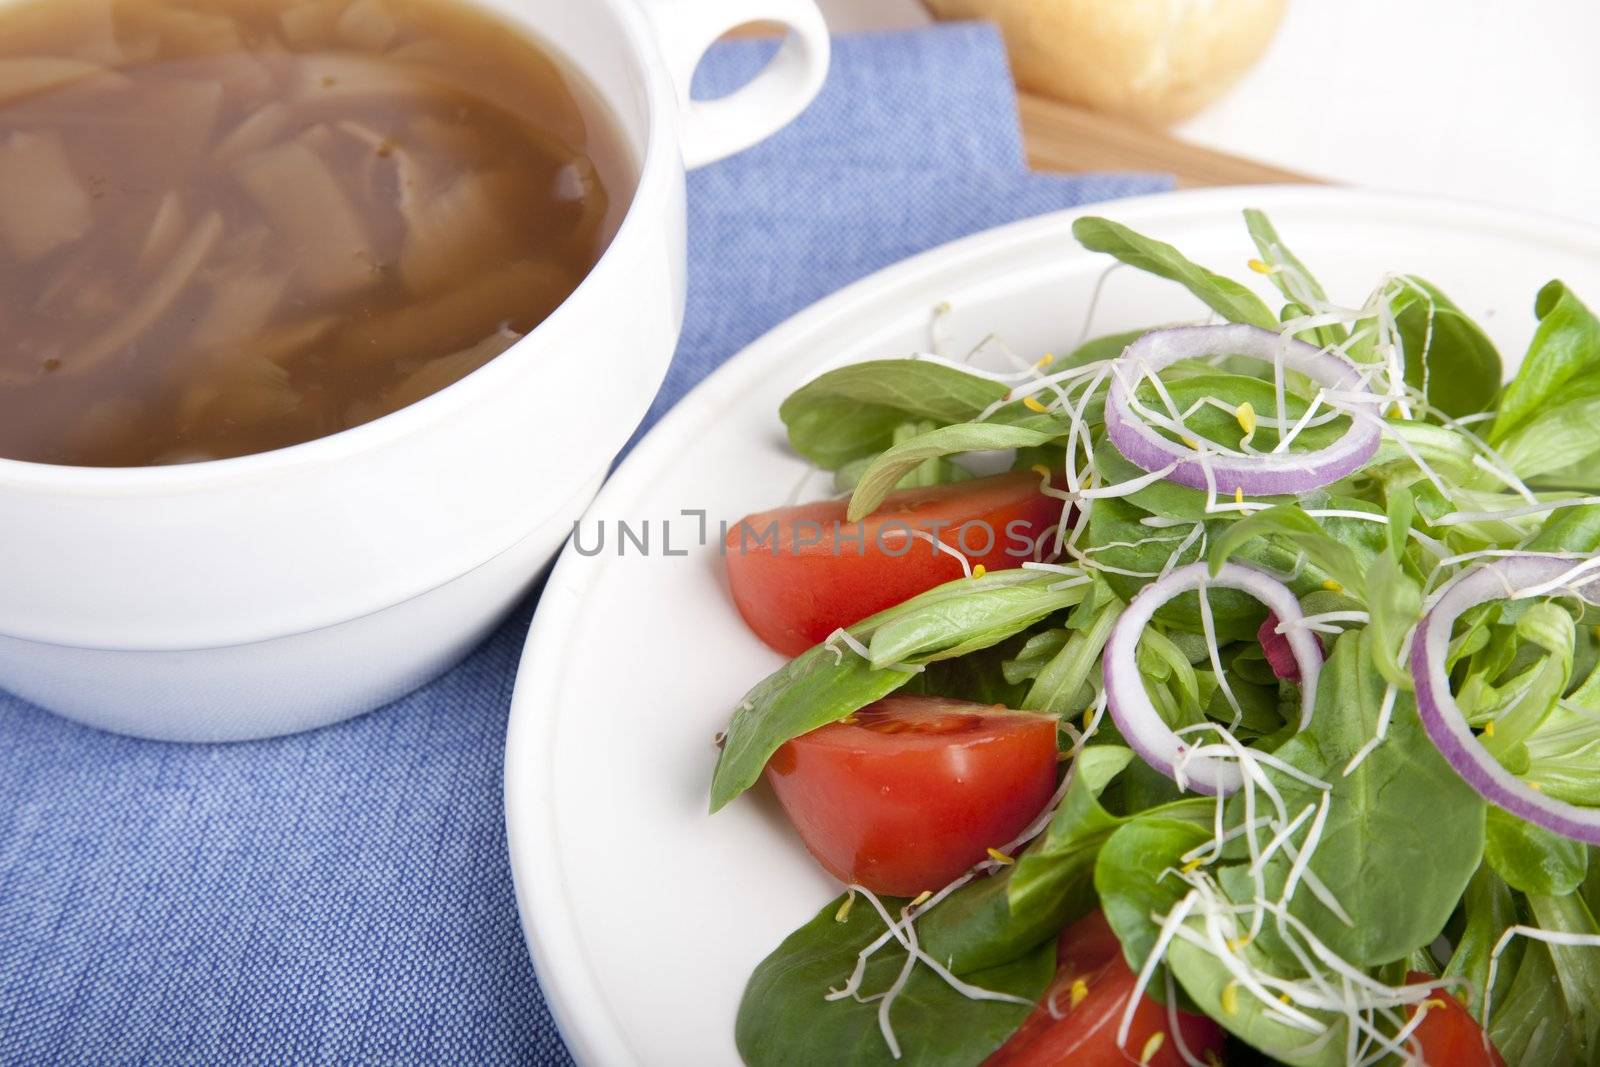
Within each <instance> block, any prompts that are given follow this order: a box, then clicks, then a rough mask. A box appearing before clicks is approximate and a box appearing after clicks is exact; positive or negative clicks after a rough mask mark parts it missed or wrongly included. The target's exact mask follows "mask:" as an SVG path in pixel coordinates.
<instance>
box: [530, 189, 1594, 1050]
mask: <svg viewBox="0 0 1600 1067" xmlns="http://www.w3.org/2000/svg"><path fill="white" fill-rule="evenodd" d="M1246 206H1258V207H1262V208H1264V209H1266V210H1267V211H1268V212H1269V213H1270V214H1271V215H1272V218H1273V220H1274V221H1275V222H1276V223H1277V226H1278V229H1279V232H1280V233H1282V234H1283V235H1284V237H1285V239H1286V240H1287V241H1288V242H1289V243H1290V244H1291V246H1292V247H1293V248H1294V249H1295V250H1296V252H1298V253H1299V255H1300V256H1301V258H1302V259H1304V260H1305V261H1306V262H1307V264H1309V265H1310V266H1311V268H1312V269H1313V270H1314V271H1316V272H1317V273H1318V274H1319V276H1320V277H1321V278H1322V279H1323V280H1324V282H1325V283H1327V286H1328V288H1329V290H1330V291H1331V293H1332V295H1333V296H1334V298H1335V299H1340V300H1348V301H1352V302H1358V301H1359V300H1360V299H1361V298H1363V297H1364V296H1365V295H1366V293H1367V292H1368V291H1369V290H1370V288H1371V287H1372V285H1373V284H1374V283H1375V281H1376V280H1377V279H1378V277H1379V276H1380V275H1381V274H1382V273H1383V272H1385V271H1387V270H1405V271H1410V272H1415V273H1417V274H1421V275H1422V276H1424V277H1426V278H1428V279H1430V280H1432V281H1433V282H1435V283H1437V284H1438V285H1440V286H1441V287H1442V288H1443V289H1444V290H1445V291H1446V292H1447V293H1449V294H1450V295H1451V296H1452V297H1453V298H1454V299H1455V300H1456V301H1457V302H1458V303H1459V304H1460V305H1461V306H1462V307H1463V308H1464V309H1465V310H1467V311H1468V312H1469V313H1470V314H1472V315H1473V316H1474V317H1476V318H1477V320H1478V321H1479V322H1481V323H1482V324H1483V325H1484V326H1485V328H1486V329H1487V330H1488V331H1489V333H1490V334H1491V335H1493V336H1494V338H1495V340H1496V342H1497V343H1499V344H1500V345H1501V346H1502V347H1503V349H1504V350H1505V352H1506V353H1507V354H1508V356H1509V357H1510V358H1513V359H1514V358H1515V355H1514V354H1515V353H1519V352H1520V351H1521V349H1522V348H1523V347H1524V346H1525V345H1526V343H1527V340H1528V337H1529V336H1530V335H1531V333H1532V329H1533V311H1532V308H1533V297H1534V293H1535V292H1536V291H1537V290H1538V287H1539V286H1540V285H1541V284H1542V283H1543V282H1545V281H1546V280H1548V279H1550V278H1552V277H1561V278H1564V279H1565V280H1566V281H1567V282H1568V283H1570V284H1572V285H1573V286H1575V287H1576V289H1577V291H1578V292H1579V293H1586V294H1591V299H1600V296H1596V295H1595V294H1600V231H1596V230H1594V229H1592V228H1587V227H1583V226H1579V225H1577V224H1573V223H1569V222H1566V221H1563V220H1556V219H1551V218H1547V217H1543V216H1536V215H1525V214H1519V213H1515V212H1511V211H1506V210H1501V209H1491V208H1485V207H1477V206H1467V205H1461V204H1456V203H1450V202H1441V201H1439V200H1436V199H1429V198H1423V197H1413V196H1397V195H1392V194H1379V193H1370V192H1358V191H1353V190H1344V189H1331V188H1288V187H1267V188H1258V189H1226V190H1212V191H1205V192H1189V193H1178V194H1168V195H1163V196H1155V197H1145V198H1141V199H1137V200H1125V201H1120V202H1116V203H1109V204H1104V205H1098V206H1094V207H1091V208H1089V209H1088V210H1087V211H1084V212H1068V213H1062V214H1057V215H1050V216H1046V217H1043V218H1037V219H1032V220H1029V221H1026V222H1021V223H1018V224H1015V225H1012V226H1007V227H1004V228H1001V229H997V230H992V231H990V232H988V233H983V234H979V235H977V236H975V237H971V238H968V239H966V240H962V241H958V242H956V243H954V244H951V245H947V246H945V247H943V248H940V249H936V250H934V251H932V252H929V253H926V254H924V255H921V256H918V257H916V258H914V259H911V260H909V261H907V262H905V263H902V264H899V265H897V266H895V267H891V268H889V269H888V270H885V271H882V272H881V273H878V274H875V275H873V276H872V277H870V278H867V279H866V280H864V281H861V282H858V283H857V284H855V285H852V286H850V287H849V288H848V289H845V290H843V291H841V292H839V293H837V294H835V295H834V296H831V297H829V298H828V299H826V300H824V301H822V302H821V303H819V304H817V305H816V306H814V307H812V308H810V309H809V310H807V311H805V312H802V313H801V314H799V315H797V316H795V317H794V318H793V319H791V320H790V321H788V322H787V323H785V324H783V325H782V326H780V327H778V328H777V329H776V330H774V331H772V332H771V333H769V334H768V335H767V336H765V337H763V338H762V339H761V340H759V341H757V342H756V343H755V344H753V345H751V346H750V347H749V348H748V349H746V350H745V351H744V352H743V353H741V354H740V355H739V356H737V357H736V358H734V359H733V360H732V361H730V362H729V363H728V364H727V365H726V366H724V367H723V368H722V369H720V370H719V371H717V372H716V374H714V375H712V376H711V377H710V378H709V379H708V380H707V381H706V382H705V383H704V384H703V385H701V386H700V387H699V388H698V389H696V390H695V391H694V392H693V393H691V394H690V395H689V396H688V397H687V398H686V399H685V400H684V401H683V402H682V403H680V404H679V405H678V406H677V408H676V409H675V410H673V412H672V413H671V414H670V415H669V416H667V418H666V419H664V420H663V421H662V422H661V424H660V425H659V426H658V427H656V429H655V430H654V431H653V432H652V433H651V434H650V435H649V436H648V437H647V438H646V439H645V441H644V442H643V444H642V445H640V447H639V448H638V449H637V450H636V451H634V453H633V454H632V455H631V456H630V457H629V458H628V460H627V462H626V463H624V464H623V465H622V467H621V468H620V469H619V470H618V471H617V473H616V474H615V475H614V476H613V477H612V479H611V481H610V483H609V484H608V485H607V486H606V488H605V490H604V491H603V492H602V493H601V495H600V497H599V499H598V500H597V501H596V502H595V504H594V506H593V508H592V509H591V510H590V513H589V516H588V517H587V518H586V519H585V520H584V523H583V526H582V532H581V534H580V536H581V538H582V544H583V546H584V548H586V549H590V550H592V549H593V547H594V545H595V543H596V539H597V537H598V536H599V531H600V530H601V529H602V528H603V529H604V532H605V548H604V551H603V552H602V553H600V554H598V555H594V556H590V557H585V556H583V555H581V554H579V553H578V552H576V551H574V549H573V547H572V546H570V545H569V547H568V548H567V550H566V553H565V554H564V555H563V556H562V557H561V560H560V562H559V563H558V564H557V566H556V569H555V572H554V573H553V574H552V576H551V578H550V581H549V585H548V586H547V587H546V589H545V592H544V598H543V600H542V602H541V603H540V605H539V610H538V614H537V615H536V616H535V618H534V621H533V629H532V632H531V634H530V635H529V638H528V645H527V649H526V652H525V653H524V655H523V660H522V668H521V675H520V677H519V679H518V684H517V690H516V696H515V699H514V700H513V702H512V708H511V725H510V732H509V735H508V737H507V742H506V818H507V825H508V832H509V838H510V848H511V864H512V872H513V875H514V876H515V879H516V885H517V899H518V902H519V906H520V908H521V912H522V922H523V928H524V929H525V930H526V931H527V933H528V938H529V944H530V946H531V947H532V950H533V956H534V961H535V963H536V965H537V967H538V971H539V977H540V981H541V984H542V985H543V988H544V992H545V995H546V997H547V998H548V999H549V1001H550V1005H551V1007H552V1009H553V1010H554V1012H555V1015H556V1018H557V1020H558V1022H559V1023H560V1026H561V1029H562V1032H563V1033H564V1034H565V1035H566V1038H567V1040H568V1042H569V1044H570V1045H571V1047H572V1050H573V1052H574V1053H575V1054H576V1056H577V1058H578V1059H579V1061H580V1062H583V1063H586V1064H605V1065H607V1067H612V1065H620V1064H646V1063H648V1064H664V1065H673V1067H677V1065H681V1064H695V1065H697V1067H713V1065H717V1064H734V1063H737V1062H738V1058H737V1056H736V1054H735V1052H734V1047H733V1020H734V1013H735V1010H736V1008H737V1006H738V1002H739V996H740V993H741V991H742V990H743V988H744V983H745V980H746V978H747V977H748V976H749V974H750V971H751V969H752V968H753V967H754V966H755V965H756V963H757V962H758V961H759V960H761V958H762V957H763V956H765V955H766V954H767V953H768V952H769V951H771V950H772V948H773V947H774V946H776V945H777V943H778V942H779V941H780V940H781V939H782V938H783V937H784V935H786V934H787V933H788V932H789V931H791V930H792V929H794V928H795V927H796V926H798V925H800V924H801V923H802V922H804V921H806V920H807V919H808V918H810V916H811V915H812V914H813V913H814V912H815V910H816V909H817V908H818V907H820V906H821V904H822V903H823V902H824V901H825V900H827V899H828V898H829V897H830V896H832V895H833V894H834V893H835V891H836V886H835V885H834V884H832V883H831V881H830V879H829V878H828V877H827V876H826V875H824V874H823V873H822V872H821V871H820V870H819V869H818V868H817V867H816V865H815V864H814V863H812V862H811V860H810V858H809V857H808V856H807V855H806V854H805V852H804V851H803V849H801V847H800V846H799V843H798V841H797V840H796V838H795V837H794V835H793V833H792V832H791V831H790V830H789V829H788V827H787V825H786V823H785V822H784V821H783V819H782V817H781V815H779V814H778V813H777V812H776V810H775V806H774V805H773V804H772V802H771V801H770V798H769V797H768V795H767V794H766V792H765V790H764V789H757V790H755V791H754V792H753V793H752V795H750V796H746V797H744V798H741V799H740V800H738V801H737V802H735V803H734V804H732V805H731V806H730V807H729V808H728V809H726V810H725V811H723V812H721V813H719V814H718V815H717V816H716V817H714V818H712V817H709V816H707V814H706V795H707V783H708V781H709V779H710V775H711V768H712V764H713V762H714V758H715V751H714V749H713V747H712V736H713V735H714V734H715V733H716V732H717V731H718V730H720V729H722V728H723V727H724V726H725V725H726V723H727V719H728V715H729V712H730V710H731V709H732V707H733V706H734V705H735V704H736V703H737V702H738V700H739V698H740V697H741V696H742V695H743V693H744V692H745V690H746V689H748V688H749V687H750V686H751V685H753V684H754V683H755V682H756V681H758V680H759V679H760V678H762V677H763V676H764V675H766V674H767V673H768V672H770V671H771V670H773V669H774V668H776V667H777V666H778V665H779V663H780V659H779V657H778V656H777V655H776V654H774V653H773V652H771V651H769V650H768V649H766V648H765V647H764V646H762V645H761V644H760V643H759V642H758V641H757V640H756V639H755V638H754V637H753V636H751V635H750V633H749V632H748V631H747V630H746V629H745V627H744V624H743V622H742V621H741V620H740V619H739V616H738V614H737V613H736V612H735V611H734V608H733V605H732V603H731V601H730V600H729V598H728V595H727V590H726V584H725V582H724V580H723V578H722V572H721V567H720V561H719V559H718V554H717V550H716V545H717V544H718V543H719V539H718V538H717V536H716V524H717V522H718V521H719V520H724V519H725V520H727V521H730V522H734V521H737V520H738V519H739V518H740V517H741V516H743V515H744V514H746V513H748V512H751V511H755V510H759V509H764V508H768V507H773V506H776V505H780V504H782V503H784V502H785V501H786V500H787V499H788V498H789V496H790V495H791V493H792V492H793V491H794V490H795V488H796V486H797V484H799V483H800V481H801V480H802V479H803V478H804V477H805V473H806V467H805V464H803V463H802V462H801V461H800V460H799V459H798V458H796V457H795V456H794V455H793V454H792V453H790V452H789V451H788V450H787V448H786V447H785V445H784V441H783V433H782V426H781V425H780V423H779V421H778V417H777V407H778V403H779V401H781V400H782V399H783V397H784V396H785V395H786V394H788V393H789V392H790V391H791V390H792V389H793V388H794V387H795V386H797V385H799V384H800V383H802V382H803V381H805V380H806V379H808V378H810V377H812V376H813V375H815V374H816V373H817V372H818V371H820V370H822V369H824V368H826V367H828V366H831V365H835V364H839V363H845V362H851V361H856V360H860V359H864V358H872V357H879V356H899V355H905V354H908V353H910V352H913V351H917V350H925V349H926V348H927V345H928V324H929V316H930V311H931V309H932V308H933V306H934V305H935V304H937V303H938V302H939V301H942V300H949V301H950V302H951V304H952V307H953V312H952V314H951V316H950V318H949V320H948V321H949V325H950V327H951V328H952V332H951V344H950V347H949V350H950V351H965V350H966V349H967V348H968V347H969V346H971V345H972V344H975V343H976V342H977V341H979V340H980V339H982V337H983V336H985V335H986V334H988V333H989V332H991V331H998V332H999V333H1000V334H1001V335H1002V336H1003V337H1004V338H1005V340H1006V341H1007V342H1008V343H1009V344H1010V345H1011V346H1012V347H1013V348H1014V349H1016V350H1017V351H1018V352H1021V353H1023V354H1024V355H1031V354H1038V353H1042V352H1045V351H1050V350H1055V351H1065V350H1067V349H1069V348H1070V347H1071V346H1072V345H1073V343H1074V342H1075V340H1076V339H1077V338H1078V337H1079V335H1080V333H1081V332H1082V331H1083V329H1084V315H1085V309H1086V308H1087V306H1088V304H1089V299H1090V295H1091V293H1092V291H1093V289H1094V287H1095V284H1096V282H1097V281H1098V280H1099V279H1100V278H1101V276H1102V274H1103V273H1104V272H1105V268H1106V264H1107V262H1108V260H1107V259H1106V258H1105V257H1103V256H1097V255H1090V254H1088V253H1085V252H1084V251H1083V250H1082V249H1080V248H1079V247H1078V246H1077V244H1076V242H1074V241H1073V239H1072V236H1071V233H1070V227H1071V223H1072V220H1073V219H1074V218H1075V217H1077V215H1079V214H1089V213H1103V214H1105V215H1108V216H1110V217H1112V218H1116V219H1118V220H1120V221H1124V222H1127V223H1128V224H1130V225H1132V226H1134V227H1136V228H1138V229H1139V230H1141V231H1143V232H1146V233H1150V234H1152V235H1154V236H1156V237H1160V238H1163V239H1165V240H1170V241H1172V242H1174V243H1176V244H1177V245H1178V246H1179V247H1180V248H1182V249H1183V250H1184V251H1186V252H1188V253H1189V254H1190V255H1192V256H1194V257H1195V258H1196V259H1198V260H1200V261H1201V262H1203V263H1205V264H1206V265H1207V266H1210V267H1212V268H1213V269H1216V270H1219V271H1223V272H1225V273H1227V274H1229V275H1230V276H1232V277H1239V278H1243V277H1248V276H1249V272H1248V271H1246V270H1245V269H1244V263H1245V260H1246V259H1247V258H1248V257H1249V256H1250V255H1252V254H1253V251H1252V247H1251V245H1250V242H1249V239H1248V237H1247V236H1246V234H1245V230H1244V226H1243V223H1242V221H1241V220H1240V217H1239V211H1240V209H1241V208H1243V207H1246ZM1255 281H1256V282H1257V283H1261V282H1262V281H1263V280H1262V279H1255ZM1262 288H1263V289H1264V288H1265V287H1264V285H1263V286H1262ZM1202 313H1203V309H1201V308H1200V306H1199V305H1198V304H1197V303H1196V302H1195V301H1194V300H1193V299H1192V298H1190V297H1188V295H1187V294H1186V293H1184V292H1183V291H1182V290H1181V289H1180V288H1179V287H1178V286H1176V285H1173V284H1170V283H1166V282H1162V281H1159V280H1155V279H1151V278H1148V277H1146V276H1144V275H1142V274H1137V273H1135V272H1133V271H1129V270H1119V271H1116V272H1114V273H1113V274H1111V275H1110V276H1109V278H1108V279H1107V281H1106V284H1105V287H1104V291H1103V293H1102V295H1101V299H1100V302H1099V305H1098V308H1097V310H1096V312H1095V315H1094V321H1093V323H1092V326H1091V330H1092V332H1093V333H1097V334H1098V333H1105V332H1109V331H1112V330H1123V329H1131V328H1134V327H1138V326H1144V325H1150V324H1152V323H1158V322H1167V321H1175V320H1180V319H1185V318H1197V317H1199V316H1200V315H1201V314H1202ZM826 488H827V486H826V481H825V480H824V479H821V478H818V479H814V480H812V481H811V483H810V487H809V491H810V492H811V493H812V494H813V495H821V494H823V493H824V492H825V491H826ZM684 509H704V511H705V512H706V513H707V514H708V515H709V522H710V526H711V538H710V541H711V544H710V547H705V546H699V545H694V544H692V542H693V541H694V539H695V535H697V534H698V532H699V531H698V528H697V527H698V520H697V519H696V518H695V517H693V516H685V515H683V514H682V512H683V510H684ZM646 520H648V521H649V524H650V548H651V553H652V554H651V555H650V556H648V557H644V556H642V555H641V554H640V553H639V552H638V551H636V550H635V548H634V546H633V544H632V543H631V542H630V543H629V544H628V545H627V551H626V554H625V555H623V556H620V557H619V555H618V543H617V537H616V534H617V528H616V524H617V523H618V522H619V521H627V522H629V523H631V524H632V526H633V528H634V529H635V531H636V532H637V530H638V529H640V528H641V524H642V523H643V522H644V521H646ZM663 520H671V526H670V529H671V534H670V547H671V548H672V550H673V551H681V550H683V549H684V548H688V554H687V555H683V556H670V557H669V556H667V555H665V554H663V547H664V546H663V545H662V540H661V539H662V522H663ZM841 977H843V976H842V975H841Z"/></svg>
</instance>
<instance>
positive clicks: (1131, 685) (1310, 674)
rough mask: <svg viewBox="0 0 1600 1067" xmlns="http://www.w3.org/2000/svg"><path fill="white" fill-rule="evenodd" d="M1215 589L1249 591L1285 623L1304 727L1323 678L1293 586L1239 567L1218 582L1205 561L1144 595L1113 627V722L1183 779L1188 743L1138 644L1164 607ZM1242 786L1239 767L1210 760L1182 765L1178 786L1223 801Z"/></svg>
mask: <svg viewBox="0 0 1600 1067" xmlns="http://www.w3.org/2000/svg"><path fill="white" fill-rule="evenodd" d="M1209 587H1217V588H1223V589H1237V590H1239V591H1240V592H1244V593H1249V594H1250V595H1251V596H1253V597H1255V598H1256V599H1257V600H1259V601H1261V602H1262V603H1263V604H1265V605H1266V606H1267V609H1268V610H1269V611H1271V612H1272V613H1273V614H1274V615H1276V616H1277V617H1278V618H1279V619H1280V620H1282V621H1283V622H1285V623H1287V624H1288V625H1287V626H1285V627H1284V633H1283V639H1284V640H1285V641H1286V642H1287V643H1288V646H1289V649H1290V651H1292V652H1293V653H1294V659H1295V663H1296V664H1297V665H1298V666H1299V668H1300V678H1301V683H1300V729H1302V730H1304V729H1305V728H1306V726H1307V725H1308V724H1309V723H1310V722H1311V712H1312V710H1313V709H1314V708H1315V707H1316V703H1317V678H1318V676H1319V675H1320V674H1321V673H1322V646H1321V645H1320V644H1319V643H1318V641H1317V635H1316V634H1314V633H1313V632H1312V631H1311V630H1309V629H1308V628H1306V627H1304V626H1298V625H1296V623H1298V622H1299V621H1300V620H1301V619H1303V618H1304V617H1305V615H1304V613H1303V612H1301V610H1300V601H1299V600H1298V599H1296V598H1295V595H1294V593H1293V592H1292V591H1291V590H1290V589H1289V587H1288V586H1286V585H1284V584H1283V583H1282V582H1280V581H1278V579H1276V578H1274V577H1272V576H1271V575H1270V574H1263V573H1262V572H1261V571H1258V570H1255V569H1254V568H1251V567H1246V566H1244V565H1243V564H1239V563H1224V564H1223V565H1222V569H1221V570H1219V571H1218V572H1217V573H1216V575H1215V576H1213V575H1212V574H1211V573H1210V571H1209V569H1208V567H1207V565H1206V563H1205V562H1204V561H1202V562H1199V563H1191V564H1189V565H1188V566H1186V567H1179V568H1178V569H1177V570H1175V571H1173V572H1172V573H1171V574H1168V575H1167V576H1166V577H1165V578H1159V579H1157V580H1156V581H1153V582H1151V583H1150V584H1149V585H1147V586H1145V587H1144V588H1143V589H1142V590H1140V592H1139V595H1138V596H1136V597H1134V598H1133V601H1132V602H1131V603H1129V605H1128V610H1126V611H1124V612H1123V613H1122V616H1121V618H1119V619H1118V620H1117V623H1116V625H1115V626H1113V627H1112V629H1111V638H1110V640H1108V641H1107V642H1106V650H1105V666H1104V672H1105V673H1104V677H1105V687H1106V697H1107V700H1108V703H1109V704H1110V709H1111V717H1112V719H1113V720H1114V721H1115V722H1116V724H1117V729H1118V730H1120V731H1122V736H1123V739H1124V740H1126V741H1127V742H1128V745H1129V747H1131V748H1132V749H1133V750H1134V751H1135V752H1137V753H1138V754H1139V757H1140V758H1141V759H1143V760H1144V761H1145V762H1146V763H1148V764H1150V766H1152V767H1154V768H1155V769H1156V770H1158V771H1160V772H1161V773H1162V774H1164V775H1166V776H1167V777H1169V778H1171V779H1173V780H1174V781H1178V780H1179V774H1178V761H1179V760H1180V759H1182V758H1183V755H1184V753H1185V752H1186V751H1188V748H1189V744H1188V742H1186V741H1184V740H1183V738H1181V737H1179V736H1178V735H1177V734H1175V733H1173V731H1172V728H1171V727H1169V726H1168V725H1167V724H1166V721H1165V720H1163V719H1162V718H1161V714H1160V712H1158V711H1156V706H1155V704H1154V703H1153V702H1152V701H1151V700H1150V694H1149V692H1147V691H1146V689H1145V685H1144V677H1143V676H1142V675H1141V674H1140V673H1139V661H1138V651H1139V638H1140V637H1141V636H1143V634H1144V630H1145V627H1146V626H1148V625H1150V620H1151V619H1152V618H1154V617H1155V613H1156V612H1157V611H1158V610H1160V608H1161V606H1162V605H1163V604H1165V603H1167V601H1169V600H1171V599H1173V598H1174V597H1176V596H1178V595H1180V594H1182V593H1187V592H1190V591H1191V590H1197V589H1204V588H1209ZM1242 783H1243V778H1242V776H1241V774H1240V771H1239V768H1238V765H1237V764H1235V763H1232V762H1230V761H1227V760H1220V759H1215V758H1211V757H1194V758H1191V759H1189V760H1188V761H1187V762H1186V763H1185V764H1184V766H1183V774H1182V781H1181V782H1180V783H1179V784H1181V785H1185V786H1187V787H1189V788H1192V789H1194V790H1195V792H1197V793H1207V794H1211V795H1219V794H1220V795H1222V796H1226V795H1228V794H1229V793H1232V792H1233V791H1234V790H1236V789H1238V788H1239V786H1240V785H1241V784H1242Z"/></svg>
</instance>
